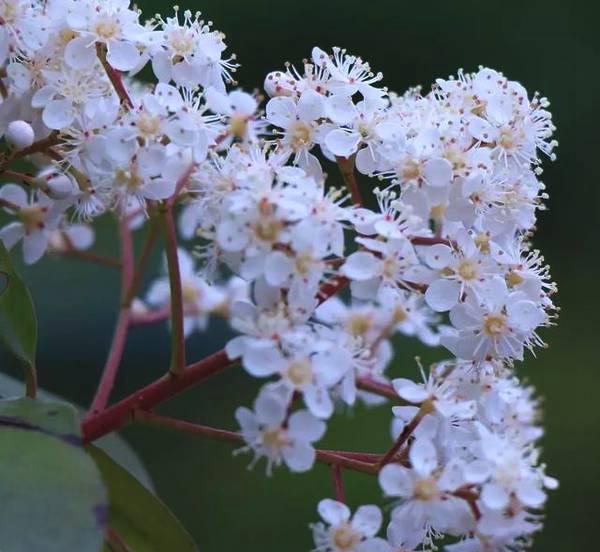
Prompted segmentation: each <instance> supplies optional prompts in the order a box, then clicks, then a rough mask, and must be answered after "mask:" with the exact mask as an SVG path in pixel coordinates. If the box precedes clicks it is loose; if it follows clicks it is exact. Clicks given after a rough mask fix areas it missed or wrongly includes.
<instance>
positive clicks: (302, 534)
mask: <svg viewBox="0 0 600 552" xmlns="http://www.w3.org/2000/svg"><path fill="white" fill-rule="evenodd" d="M139 4H140V6H141V7H142V8H143V9H144V10H145V13H146V14H147V15H148V16H149V15H151V14H153V13H154V12H155V11H160V12H162V13H163V15H165V14H166V13H167V12H166V9H167V6H168V3H166V2H159V1H158V0H154V1H149V0H146V1H140V2H139ZM180 5H181V7H182V9H184V8H190V9H192V10H196V9H201V10H202V11H203V13H204V15H205V17H206V19H207V20H209V19H210V20H213V21H214V22H215V28H217V29H219V30H221V31H223V32H225V33H226V34H227V42H228V44H229V46H230V50H229V51H231V52H236V53H237V54H238V57H239V61H240V62H241V63H242V67H241V69H240V70H239V71H238V74H237V78H238V80H239V82H240V84H241V85H242V86H244V87H245V88H246V89H250V90H251V89H253V88H255V87H260V86H261V85H262V80H263V78H264V75H265V74H266V73H267V72H268V71H270V70H273V69H278V68H281V67H282V66H283V63H284V62H285V61H286V60H290V61H292V62H295V63H299V62H300V60H301V59H302V58H304V57H309V56H310V52H311V48H312V46H313V45H319V46H321V47H322V48H325V49H327V48H329V47H331V46H334V45H339V46H344V47H346V48H348V50H349V51H350V52H352V53H356V54H358V55H360V56H362V57H363V58H364V59H366V60H369V61H370V62H371V65H372V67H373V69H374V70H375V71H380V70H381V71H383V73H384V77H385V79H384V83H385V84H386V85H387V86H388V87H389V88H390V89H392V90H396V91H399V92H401V91H403V90H405V89H406V88H407V87H409V86H412V85H416V84H422V85H423V86H424V90H427V89H428V88H429V86H430V83H431V82H433V80H434V79H435V78H436V77H446V76H447V75H449V74H454V73H456V70H457V69H458V68H460V67H463V68H464V69H465V70H467V71H472V70H475V69H476V68H477V66H478V65H487V66H490V67H493V68H496V69H498V70H501V71H503V72H504V73H505V74H506V75H507V76H508V77H509V78H511V79H514V80H518V81H520V82H522V84H524V85H525V87H526V88H527V89H528V90H529V91H530V92H533V91H534V90H540V91H541V92H542V93H543V95H545V96H547V97H548V98H549V99H550V100H551V102H552V105H551V108H550V109H551V111H552V112H553V114H554V120H555V124H556V126H557V127H558V132H557V138H558V140H559V142H560V146H559V148H558V150H557V153H558V156H559V157H558V161H557V162H555V163H550V162H548V163H546V164H545V167H546V170H545V172H544V175H543V180H544V182H545V183H546V184H547V186H548V191H549V193H550V195H551V199H550V201H549V203H548V206H549V210H548V211H547V212H545V213H542V214H541V216H540V223H539V230H538V233H537V236H536V238H535V245H536V246H537V247H539V248H540V249H541V250H542V251H543V252H544V254H545V256H546V259H547V261H548V262H549V263H550V265H551V266H552V273H553V276H554V279H555V280H556V281H557V282H558V284H559V295H558V302H559V304H560V306H561V308H562V312H561V316H560V319H559V320H558V326H556V327H554V328H550V329H548V330H546V331H544V338H545V339H546V340H547V341H548V343H549V344H550V347H549V349H547V350H542V351H538V353H537V358H534V357H533V356H531V355H529V356H528V358H527V360H526V362H525V363H524V365H521V366H518V372H519V373H520V375H521V376H522V377H524V378H526V379H527V380H528V381H529V382H530V383H532V384H534V385H535V386H536V387H537V389H538V391H539V394H540V395H541V396H542V397H544V401H543V405H544V413H545V427H546V434H547V435H546V437H544V439H543V460H544V461H545V462H547V464H548V466H549V468H548V472H549V473H550V474H552V475H555V476H557V477H558V478H559V479H560V482H561V487H560V489H559V490H558V491H556V492H554V493H552V494H551V497H550V500H549V503H548V506H547V519H546V526H545V529H544V531H543V533H542V534H540V535H539V536H538V537H537V539H536V543H535V546H534V550H535V551H542V550H543V551H544V552H554V551H557V552H558V551H560V552H565V551H567V550H584V549H585V550H592V549H595V546H594V544H595V543H596V542H597V522H596V519H595V517H596V516H595V511H596V507H597V506H598V497H599V496H600V465H599V460H600V455H599V452H600V445H599V444H598V441H599V439H598V438H599V437H600V433H599V430H598V427H599V423H600V413H599V408H598V405H599V403H600V400H599V399H598V388H599V384H600V372H599V371H598V362H597V356H598V353H597V351H598V350H597V349H596V347H597V342H598V336H597V332H598V328H599V326H598V307H599V301H598V285H599V279H598V277H599V270H598V269H599V261H598V256H597V251H598V248H597V237H598V235H599V234H598V226H597V224H598V222H597V221H598V206H599V201H598V200H599V197H598V186H599V185H600V180H599V179H598V170H597V165H598V162H599V159H600V151H599V146H600V143H599V142H600V139H599V133H598V128H599V127H600V111H599V110H598V107H597V103H598V85H599V77H598V74H599V70H600V60H599V57H600V56H599V50H600V48H599V39H598V37H597V36H596V26H597V21H598V10H597V9H595V4H592V3H591V2H586V3H584V2H579V3H574V2H568V1H565V0H562V1H560V0H551V1H547V2H535V1H533V2H532V1H512V0H511V1H503V2H474V1H473V2H472V1H461V2H458V1H454V2H450V1H448V2H439V1H431V0H430V1H429V2H410V3H409V2H401V1H398V0H396V1H394V2H392V1H387V0H371V1H370V2H364V1H358V0H347V1H341V0H329V1H327V2H325V1H321V2H318V1H315V0H305V1H304V2H272V1H268V0H252V1H246V0H230V1H227V2H226V1H223V0H204V1H203V2H202V3H201V4H196V3H192V2H180ZM331 172H333V171H331ZM101 228H102V229H101V230H100V236H99V243H98V244H97V247H96V250H98V251H101V252H104V253H113V254H116V252H117V243H116V241H115V233H114V228H113V224H112V223H111V222H110V221H105V222H104V223H103V224H102V225H101ZM141 234H143V232H142V233H140V232H138V233H136V240H137V241H138V243H139V239H140V237H141ZM19 256H20V254H19ZM15 257H16V255H15ZM159 263H160V256H159V255H158V254H157V255H155V257H154V267H157V266H158V265H159ZM22 274H23V275H24V277H25V279H26V280H27V281H28V283H29V284H30V285H31V288H32V291H33V295H34V299H35V302H36V304H37V308H38V312H39V319H40V328H41V337H40V350H39V361H38V362H39V372H40V381H41V385H42V386H43V387H45V388H47V389H49V390H51V391H54V392H56V393H59V394H62V395H63V396H65V397H67V398H69V399H71V400H73V401H76V402H78V403H80V404H83V405H86V404H88V403H89V401H90V399H91V397H92V395H93V392H94V389H95V385H96V383H97V381H98V377H99V374H100V371H101V368H102V365H103V363H104V357H105V355H106V351H107V347H108V344H109V342H110V338H111V334H112V325H113V323H114V319H115V313H116V309H117V297H118V280H117V275H116V274H115V273H113V271H111V269H104V268H97V267H94V266H86V265H83V264H81V263H80V262H79V261H75V260H57V259H52V258H50V259H44V260H43V261H42V262H40V263H39V264H37V265H36V266H35V267H33V268H27V269H23V270H22ZM225 340H226V329H225V326H224V325H219V324H214V325H213V326H212V327H211V331H210V332H209V333H207V334H204V335H198V334H196V335H195V336H194V337H193V338H192V339H191V340H189V342H188V357H189V359H191V360H196V359H199V358H201V357H202V356H204V355H205V354H206V353H209V352H212V351H213V350H216V349H218V348H220V347H221V346H222V344H223V343H224V342H225ZM416 353H420V354H422V355H423V356H424V358H425V360H427V359H428V358H433V357H438V356H439V355H440V353H439V352H437V353H436V352H430V353H425V354H423V352H422V351H420V350H419V349H418V348H416V347H415V345H414V344H413V343H411V342H410V341H408V340H404V341H399V342H398V344H397V357H396V359H395V360H394V363H393V365H392V367H391V370H390V373H391V374H392V375H395V376H397V375H400V374H407V375H408V374H409V375H411V376H412V375H415V374H416V372H415V365H414V360H413V357H414V355H415V354H416ZM428 355H429V356H428ZM168 358H169V339H168V334H167V331H166V328H165V326H164V325H160V326H157V327H152V328H143V329H135V330H134V332H133V334H132V335H131V339H130V342H129V344H128V347H127V351H126V355H125V359H124V363H123V366H122V370H121V373H120V377H119V380H118V384H117V388H116V392H115V396H114V398H115V399H116V398H118V397H120V396H124V395H125V394H127V393H128V392H131V391H133V390H134V389H136V388H138V387H140V386H141V385H142V384H144V383H145V382H148V381H150V380H152V379H154V378H156V377H158V376H159V375H161V374H162V373H163V372H164V371H165V369H166V367H167V364H168ZM2 360H3V365H4V366H6V367H7V370H8V371H9V372H13V373H15V372H14V370H15V367H14V365H13V364H12V361H11V360H10V359H8V358H7V357H6V356H3V357H2ZM256 389H257V382H256V381H253V380H251V379H250V378H249V377H247V376H246V375H245V374H243V373H242V371H241V369H239V368H236V369H233V370H232V371H230V372H228V373H225V374H223V375H220V376H218V377H216V378H214V379H212V380H210V381H209V382H208V383H207V384H206V385H204V386H202V387H201V388H198V389H194V390H191V391H189V392H188V393H186V394H185V396H183V397H181V398H179V399H177V400H175V401H173V402H172V403H170V404H169V405H168V406H166V407H164V408H162V409H161V412H165V413H168V414H173V415H177V416H180V417H183V418H186V419H189V420H193V421H198V422H202V423H207V424H214V425H219V426H221V427H227V428H234V427H235V423H234V419H233V412H234V410H235V408H236V407H237V406H238V405H240V404H244V405H250V404H251V402H252V400H253V397H254V396H255V393H256ZM389 420H390V411H389V407H388V406H384V407H380V408H377V409H374V410H370V411H368V410H366V409H364V408H357V409H356V410H355V411H353V412H350V413H347V414H345V413H342V414H341V415H338V416H337V417H335V418H334V420H333V421H332V422H331V423H330V426H329V431H328V434H327V436H326V438H325V440H324V441H323V444H324V446H326V447H336V446H337V447H340V448H348V449H356V450H372V451H383V450H385V448H386V447H387V446H388V435H389V431H388V429H389ZM124 435H125V436H126V437H127V438H128V439H129V440H130V442H131V443H132V444H133V446H134V447H135V449H136V450H137V451H138V453H139V454H140V455H141V457H142V459H143V460H144V461H145V463H146V465H147V468H148V470H149V472H150V474H151V476H152V477H153V479H154V482H155V485H156V488H157V492H158V494H159V495H160V496H161V497H162V498H163V499H164V500H165V502H166V503H167V504H168V505H169V506H170V507H171V508H172V510H173V511H174V512H175V513H176V514H177V515H178V516H179V517H180V519H181V520H182V521H183V523H184V524H185V526H186V527H187V528H188V529H189V530H190V532H191V533H192V534H193V535H194V537H195V538H196V540H197V542H198V544H199V545H200V549H201V550H203V551H207V552H213V551H217V550H218V551H223V552H229V551H233V550H242V549H243V550H249V551H252V552H253V551H255V550H260V551H262V552H270V551H273V552H275V551H282V550H285V551H286V552H300V551H308V550H311V548H312V540H311V537H310V532H309V531H308V528H307V524H308V523H309V522H312V521H316V519H317V514H316V504H317V502H318V500H319V499H320V498H322V497H325V496H329V495H331V485H330V481H329V474H328V471H327V470H326V469H325V468H324V467H322V466H317V467H316V468H315V469H314V470H313V471H312V472H311V473H310V474H308V475H296V476H291V475H289V474H288V473H286V472H285V470H278V471H276V473H275V475H274V476H273V477H272V478H270V479H269V478H267V477H265V475H264V471H263V467H262V465H261V466H259V467H257V468H256V469H255V470H254V471H252V472H248V471H247V470H246V466H247V464H248V462H249V460H250V458H249V457H248V456H238V457H235V458H233V457H232V455H231V447H230V445H228V444H223V443H213V442H208V441H204V440H201V439H200V438H195V437H189V436H183V435H176V434H171V433H168V432H164V431H163V430H158V429H154V430H150V429H147V428H137V427H132V428H128V429H127V430H125V431H124ZM345 481H346V486H347V495H348V496H347V498H348V502H349V503H350V504H351V505H353V506H356V505H358V504H360V503H366V502H369V501H376V502H378V503H380V504H382V502H383V501H382V499H381V493H380V491H379V488H378V485H377V483H376V481H375V480H374V479H372V478H370V477H369V476H366V475H360V474H359V475H354V474H348V475H346V476H345Z"/></svg>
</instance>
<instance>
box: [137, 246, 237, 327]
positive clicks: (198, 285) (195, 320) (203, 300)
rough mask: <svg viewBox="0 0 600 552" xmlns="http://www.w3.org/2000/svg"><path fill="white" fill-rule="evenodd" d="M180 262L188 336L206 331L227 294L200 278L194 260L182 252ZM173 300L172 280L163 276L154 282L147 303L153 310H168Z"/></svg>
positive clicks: (184, 322)
mask: <svg viewBox="0 0 600 552" xmlns="http://www.w3.org/2000/svg"><path fill="white" fill-rule="evenodd" d="M177 259H178V263H179V273H180V276H181V296H182V300H183V331H184V335H185V336H186V337H187V336H189V335H190V334H191V333H192V332H193V331H195V330H196V331H204V330H205V329H206V327H207V325H208V317H209V315H210V313H211V312H213V311H214V310H216V309H218V308H219V307H220V306H221V305H222V304H223V302H224V301H225V300H226V295H225V294H224V293H223V292H222V291H221V290H220V289H218V288H216V287H215V286H211V285H209V284H208V283H207V282H206V281H205V280H203V279H202V278H201V277H200V276H198V274H197V273H196V270H195V268H194V263H193V260H192V258H191V257H190V255H189V254H188V253H186V252H185V251H184V250H183V249H178V250H177ZM165 268H166V267H165ZM170 297H171V288H170V285H169V279H168V278H167V277H163V278H159V279H158V280H156V281H154V282H153V283H152V285H151V286H150V289H149V291H148V294H147V296H146V302H147V303H148V304H149V305H151V306H152V307H154V308H161V307H168V306H169V301H170Z"/></svg>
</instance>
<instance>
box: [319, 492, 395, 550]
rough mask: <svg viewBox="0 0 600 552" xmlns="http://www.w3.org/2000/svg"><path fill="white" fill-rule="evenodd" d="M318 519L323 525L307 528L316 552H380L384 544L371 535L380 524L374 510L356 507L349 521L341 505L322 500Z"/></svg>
mask: <svg viewBox="0 0 600 552" xmlns="http://www.w3.org/2000/svg"><path fill="white" fill-rule="evenodd" d="M318 511H319V515H320V516H321V518H322V519H323V521H324V522H325V524H327V525H325V524H324V523H321V522H320V523H315V524H313V525H312V526H311V528H312V531H313V537H314V540H315V551H318V552H384V551H386V550H388V548H385V547H384V546H385V544H386V543H385V541H383V539H380V538H378V537H375V535H376V534H377V533H378V532H379V529H380V528H381V523H382V517H383V516H382V515H381V510H380V509H379V508H378V507H377V506H373V505H367V506H360V507H359V508H358V509H357V510H356V512H355V514H354V516H352V517H351V512H350V509H349V508H348V507H347V506H346V505H345V504H343V503H342V502H337V501H335V500H331V499H329V498H325V499H323V500H321V501H320V502H319V505H318Z"/></svg>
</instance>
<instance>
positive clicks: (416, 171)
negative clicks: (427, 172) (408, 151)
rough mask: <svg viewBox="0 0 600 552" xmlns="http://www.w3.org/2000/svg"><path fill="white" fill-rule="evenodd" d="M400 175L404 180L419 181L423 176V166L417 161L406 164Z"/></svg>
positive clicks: (412, 160) (413, 160)
mask: <svg viewBox="0 0 600 552" xmlns="http://www.w3.org/2000/svg"><path fill="white" fill-rule="evenodd" d="M400 174H401V176H402V178H403V179H404V180H417V179H418V178H419V177H420V176H421V164H420V163H419V162H418V161H416V160H415V159H411V160H409V161H407V162H406V163H404V165H403V166H402V169H401V170H400Z"/></svg>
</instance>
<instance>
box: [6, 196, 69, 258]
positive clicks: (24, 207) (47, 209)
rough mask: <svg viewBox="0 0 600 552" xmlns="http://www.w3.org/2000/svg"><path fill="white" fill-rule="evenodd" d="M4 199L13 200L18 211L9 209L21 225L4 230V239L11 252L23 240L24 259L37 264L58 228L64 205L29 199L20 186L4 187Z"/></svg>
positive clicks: (11, 225) (12, 225) (17, 224)
mask: <svg viewBox="0 0 600 552" xmlns="http://www.w3.org/2000/svg"><path fill="white" fill-rule="evenodd" d="M0 199H2V200H6V201H9V202H10V203H11V204H13V205H14V206H15V208H16V209H17V210H16V211H14V210H13V209H12V208H8V209H5V210H6V211H7V212H8V213H10V214H12V215H14V216H16V218H17V219H18V222H10V223H9V224H7V225H6V226H5V227H4V228H2V230H0V240H2V242H3V243H4V246H5V247H6V248H7V249H10V248H11V247H13V246H14V245H15V244H16V243H17V242H19V241H20V240H23V259H24V261H25V263H26V264H33V263H35V262H37V261H38V260H39V259H40V258H41V257H42V255H43V254H44V253H45V251H46V249H47V247H48V242H49V239H50V236H51V234H52V233H53V231H54V230H55V229H56V228H57V227H58V224H59V223H60V218H61V215H62V209H63V206H61V205H59V204H58V203H54V202H53V201H52V200H50V199H49V198H47V197H45V196H44V195H40V196H39V197H38V198H37V199H34V198H32V199H31V200H30V199H28V198H27V194H26V192H25V190H23V188H21V187H20V186H17V185H16V184H4V185H3V186H2V187H1V188H0Z"/></svg>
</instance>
